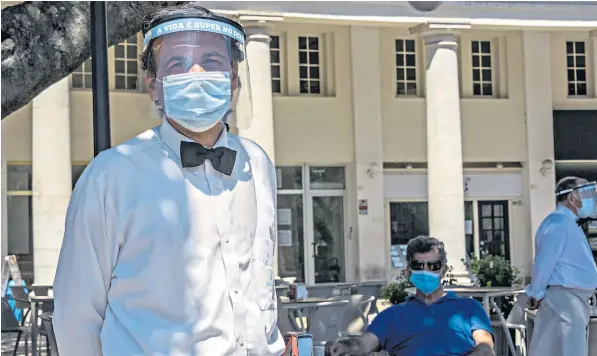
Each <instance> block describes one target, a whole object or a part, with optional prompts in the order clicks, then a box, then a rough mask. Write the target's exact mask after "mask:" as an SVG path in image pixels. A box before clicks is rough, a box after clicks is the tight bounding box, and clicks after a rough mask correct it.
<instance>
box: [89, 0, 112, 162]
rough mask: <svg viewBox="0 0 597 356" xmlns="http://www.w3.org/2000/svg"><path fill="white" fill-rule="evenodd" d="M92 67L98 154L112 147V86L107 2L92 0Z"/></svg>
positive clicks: (96, 152) (95, 136)
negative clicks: (109, 80)
mask: <svg viewBox="0 0 597 356" xmlns="http://www.w3.org/2000/svg"><path fill="white" fill-rule="evenodd" d="M90 7H91V58H92V63H91V68H92V77H93V80H92V86H91V89H92V96H93V152H94V155H95V156H97V155H98V154H100V152H102V151H103V150H106V149H108V148H110V147H111V142H110V141H111V140H110V88H109V86H108V85H109V84H108V36H107V32H106V27H107V26H106V2H105V1H90Z"/></svg>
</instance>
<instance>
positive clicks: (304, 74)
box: [298, 36, 321, 94]
mask: <svg viewBox="0 0 597 356" xmlns="http://www.w3.org/2000/svg"><path fill="white" fill-rule="evenodd" d="M298 43H299V46H298V47H299V48H298V50H299V81H300V93H301V94H321V73H320V69H321V64H320V60H321V58H320V57H321V56H320V50H321V47H320V45H321V43H320V40H319V37H313V36H300V37H299V40H298Z"/></svg>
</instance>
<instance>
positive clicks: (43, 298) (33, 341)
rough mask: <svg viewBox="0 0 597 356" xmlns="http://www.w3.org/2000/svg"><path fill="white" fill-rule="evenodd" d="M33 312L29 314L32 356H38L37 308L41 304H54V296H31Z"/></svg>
mask: <svg viewBox="0 0 597 356" xmlns="http://www.w3.org/2000/svg"><path fill="white" fill-rule="evenodd" d="M29 302H30V303H31V309H30V310H31V311H30V312H29V315H31V316H30V318H32V320H31V356H37V333H38V331H37V317H38V315H37V306H38V305H39V304H41V303H48V302H52V303H53V302H54V297H53V296H31V297H29Z"/></svg>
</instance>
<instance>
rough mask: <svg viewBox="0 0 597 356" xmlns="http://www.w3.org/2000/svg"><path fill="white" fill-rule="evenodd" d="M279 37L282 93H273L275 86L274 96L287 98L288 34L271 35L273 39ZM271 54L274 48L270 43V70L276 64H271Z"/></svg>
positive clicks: (274, 33) (277, 33) (276, 33)
mask: <svg viewBox="0 0 597 356" xmlns="http://www.w3.org/2000/svg"><path fill="white" fill-rule="evenodd" d="M274 36H275V37H278V45H279V48H278V52H279V56H280V62H279V63H277V65H278V66H279V67H280V78H279V80H280V92H279V93H278V92H274V91H273V86H272V95H274V96H286V95H288V73H287V65H288V60H287V58H288V57H287V53H286V52H287V43H286V33H285V32H272V33H271V34H270V38H271V37H274ZM271 53H272V48H271V42H270V70H271V67H272V65H273V64H274V63H273V62H271ZM272 83H273V77H272Z"/></svg>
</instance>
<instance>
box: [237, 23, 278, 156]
mask: <svg viewBox="0 0 597 356" xmlns="http://www.w3.org/2000/svg"><path fill="white" fill-rule="evenodd" d="M240 21H241V22H242V23H243V26H245V30H246V32H247V60H248V63H249V76H250V80H251V91H252V92H253V123H252V125H251V127H250V128H248V129H241V130H239V134H240V135H241V136H244V137H246V138H249V139H251V140H253V141H255V142H256V143H257V144H259V145H260V146H261V147H262V148H263V149H264V150H265V152H266V153H267V155H268V156H269V157H270V159H271V160H272V161H274V162H275V158H276V155H275V147H274V112H273V98H272V73H271V60H270V48H269V43H270V36H269V35H270V28H271V22H270V21H271V19H269V18H268V17H263V18H262V17H256V16H241V17H240Z"/></svg>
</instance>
